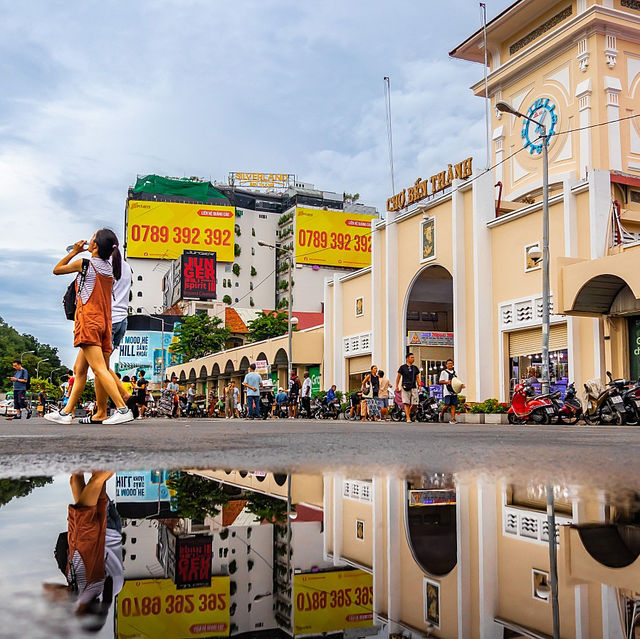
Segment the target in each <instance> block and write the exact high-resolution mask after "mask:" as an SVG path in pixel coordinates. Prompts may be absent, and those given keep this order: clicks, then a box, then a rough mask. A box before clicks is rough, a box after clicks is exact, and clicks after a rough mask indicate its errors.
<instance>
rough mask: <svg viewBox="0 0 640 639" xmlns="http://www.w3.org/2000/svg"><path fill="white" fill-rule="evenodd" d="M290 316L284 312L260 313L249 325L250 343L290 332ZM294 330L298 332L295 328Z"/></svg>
mask: <svg viewBox="0 0 640 639" xmlns="http://www.w3.org/2000/svg"><path fill="white" fill-rule="evenodd" d="M287 318H288V315H287V313H285V312H284V311H269V312H267V313H265V312H264V311H260V312H259V313H258V317H256V319H254V320H253V321H251V322H249V323H248V324H247V328H248V329H249V341H250V342H261V341H262V340H264V339H270V338H272V337H279V336H280V335H284V334H285V333H286V332H287V330H288V322H287ZM293 330H294V331H295V330H297V328H296V327H295V326H294V327H293Z"/></svg>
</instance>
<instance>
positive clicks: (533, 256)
mask: <svg viewBox="0 0 640 639" xmlns="http://www.w3.org/2000/svg"><path fill="white" fill-rule="evenodd" d="M527 255H528V256H529V259H530V260H531V261H532V262H534V263H535V264H537V263H538V262H539V261H540V260H541V259H542V251H541V250H540V247H539V246H532V247H530V248H529V250H528V251H527Z"/></svg>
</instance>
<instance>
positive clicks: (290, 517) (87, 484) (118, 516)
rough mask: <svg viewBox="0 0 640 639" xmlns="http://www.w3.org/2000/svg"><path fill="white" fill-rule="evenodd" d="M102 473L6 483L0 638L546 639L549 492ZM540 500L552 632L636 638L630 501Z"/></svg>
mask: <svg viewBox="0 0 640 639" xmlns="http://www.w3.org/2000/svg"><path fill="white" fill-rule="evenodd" d="M111 475H112V473H94V474H93V475H90V474H87V475H81V474H75V475H72V476H71V478H70V477H69V476H66V477H56V478H55V480H54V481H52V480H51V478H32V479H22V480H0V495H2V497H1V499H0V503H2V508H0V543H1V544H2V546H1V547H2V548H3V549H4V552H3V553H2V554H1V555H0V570H2V573H3V575H4V579H3V580H2V581H3V583H4V585H3V586H2V592H1V595H2V596H1V598H0V601H1V602H2V603H0V614H1V616H2V618H3V620H5V624H4V625H3V627H2V628H1V629H0V635H2V636H12V637H13V636H25V637H39V636H43V637H44V636H48V637H51V636H60V637H67V636H82V635H83V634H84V633H86V632H91V633H93V634H94V635H96V634H97V635H98V636H101V637H110V636H115V637H121V638H123V639H124V638H128V639H129V638H133V637H168V638H171V637H176V638H181V637H214V636H229V635H233V636H240V635H242V636H245V637H253V636H258V635H260V636H262V635H265V636H274V637H275V636H278V637H284V636H285V635H289V636H292V635H310V634H321V633H331V634H343V635H345V636H348V637H353V638H355V637H365V636H379V637H385V638H386V637H400V636H402V637H407V638H409V637H411V638H413V637H424V636H434V637H473V636H483V637H496V638H498V637H549V636H553V615H552V609H553V606H552V590H553V588H552V570H551V567H550V553H549V547H550V546H549V530H550V528H549V525H548V519H547V487H546V486H545V484H544V483H539V482H538V481H534V480H522V481H520V482H515V483H506V482H501V481H494V480H484V479H483V480H476V479H472V478H466V477H462V476H454V475H451V474H443V473H436V472H434V473H425V474H421V475H415V476H409V477H404V478H400V477H393V476H387V475H379V476H374V477H350V476H348V475H345V474H338V473H326V474H317V475H305V474H292V475H290V476H289V475H284V474H272V473H268V472H247V471H224V470H211V471H202V470H197V471H196V470H192V471H189V470H183V471H171V472H169V471H164V470H153V471H134V472H118V473H116V474H115V475H114V476H113V477H111ZM549 494H550V495H552V496H553V499H552V503H553V511H554V513H555V526H556V531H555V533H556V534H555V536H554V538H555V541H556V544H555V549H556V553H557V562H558V569H557V570H558V586H557V593H558V609H559V618H560V633H561V636H563V637H565V636H567V637H568V636H571V637H574V636H575V637H582V638H587V637H635V636H637V634H634V632H635V633H638V632H640V630H639V629H636V630H634V629H633V628H634V626H633V624H634V621H637V618H638V613H639V612H640V594H639V593H640V560H639V559H638V556H639V555H640V503H639V501H638V495H637V493H636V492H635V490H632V489H625V490H620V491H616V492H615V493H613V492H611V491H604V490H593V489H591V488H590V489H586V488H584V487H582V486H580V485H560V484H554V485H552V486H551V487H550V489H549ZM109 497H110V498H112V499H113V505H112V506H111V507H110V506H109V502H108V501H107V500H108V498H109ZM54 513H55V514H54ZM65 517H66V518H67V528H65V526H64V522H65ZM61 526H62V527H61ZM120 526H121V530H120V529H119V527H120ZM63 528H64V529H65V530H67V531H68V534H66V535H60V536H59V533H60V531H61V530H63ZM56 539H58V544H56ZM64 539H66V540H67V543H68V551H67V550H66V546H65V543H63V541H64ZM552 541H553V540H552ZM56 547H57V552H56V553H55V555H57V556H54V548H56ZM551 547H552V548H553V547H554V545H553V544H551ZM69 557H70V558H71V564H69ZM56 573H57V576H56ZM74 582H75V584H76V586H77V587H76V588H70V587H69V585H70V584H73V583H74ZM52 594H53V595H55V598H53V597H52ZM60 595H62V597H60Z"/></svg>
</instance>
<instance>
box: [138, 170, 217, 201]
mask: <svg viewBox="0 0 640 639" xmlns="http://www.w3.org/2000/svg"><path fill="white" fill-rule="evenodd" d="M133 192H134V193H157V194H159V195H177V196H179V197H188V198H191V199H192V200H199V201H200V202H207V201H208V200H209V199H211V198H220V197H225V195H224V193H221V192H220V191H218V189H216V188H214V187H213V185H212V184H211V182H193V181H192V180H176V179H172V178H167V177H161V176H160V175H143V176H141V177H139V178H138V179H137V180H136V185H135V186H134V187H133Z"/></svg>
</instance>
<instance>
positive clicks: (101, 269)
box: [76, 257, 113, 304]
mask: <svg viewBox="0 0 640 639" xmlns="http://www.w3.org/2000/svg"><path fill="white" fill-rule="evenodd" d="M96 273H100V275H104V276H105V277H113V267H112V266H111V262H109V261H107V260H103V259H102V258H99V257H92V258H90V259H89V267H88V268H87V275H86V277H85V278H84V284H83V285H82V288H81V289H80V299H81V300H82V303H83V304H86V303H87V302H88V301H89V298H90V297H91V293H93V287H94V286H95V285H96ZM81 279H82V274H81V273H78V275H77V277H76V281H77V282H78V286H80V280H81Z"/></svg>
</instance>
